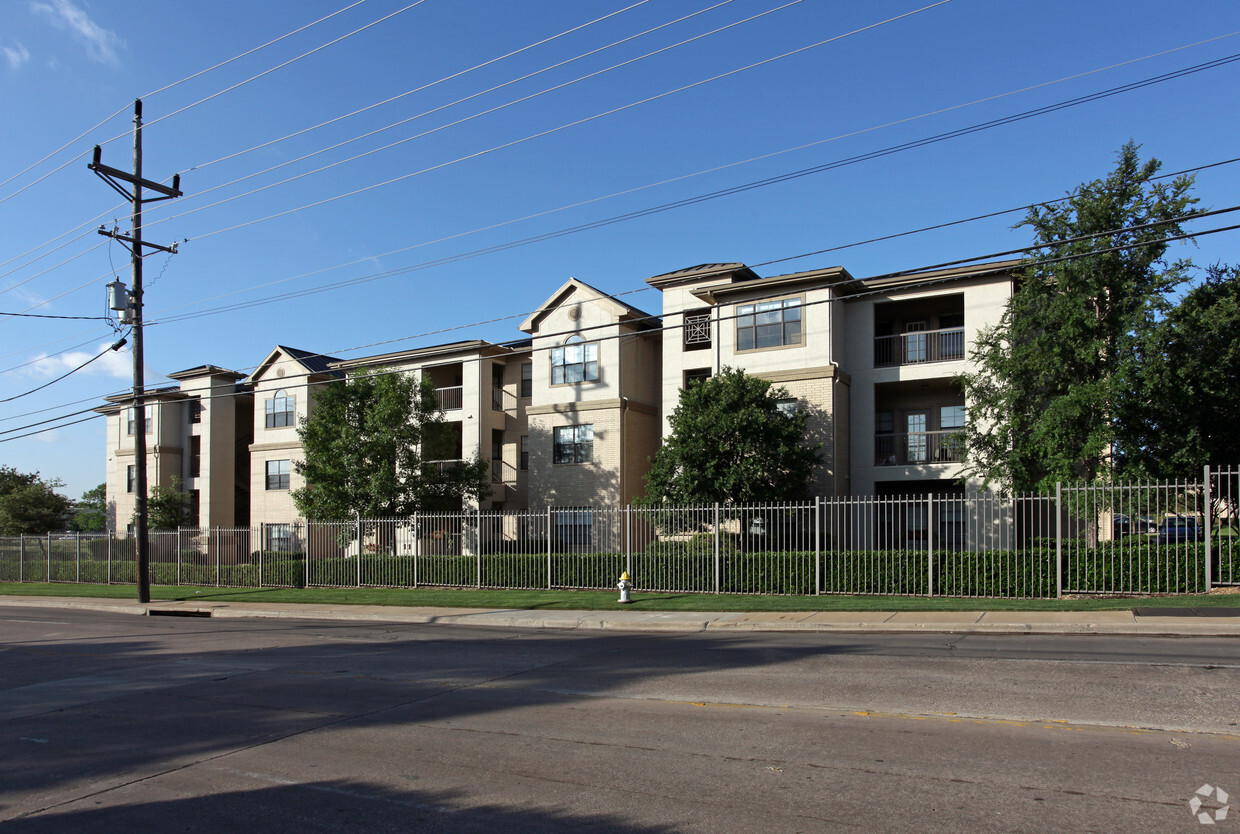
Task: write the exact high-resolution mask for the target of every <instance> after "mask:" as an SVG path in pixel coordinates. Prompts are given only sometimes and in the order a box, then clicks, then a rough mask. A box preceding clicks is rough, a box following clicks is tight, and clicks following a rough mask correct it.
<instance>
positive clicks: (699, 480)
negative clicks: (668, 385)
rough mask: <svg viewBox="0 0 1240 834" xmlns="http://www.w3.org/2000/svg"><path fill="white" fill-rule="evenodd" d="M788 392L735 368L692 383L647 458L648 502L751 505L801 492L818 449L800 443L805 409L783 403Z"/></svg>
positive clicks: (805, 490) (805, 491) (804, 490)
mask: <svg viewBox="0 0 1240 834" xmlns="http://www.w3.org/2000/svg"><path fill="white" fill-rule="evenodd" d="M787 397H788V393H787V392H786V391H785V390H784V389H782V388H772V386H771V383H770V382H767V381H766V380H763V379H758V378H757V377H752V376H749V375H747V374H745V373H744V372H743V371H740V370H736V369H733V368H724V369H722V370H721V371H720V372H719V373H718V374H717V375H716V376H713V377H711V378H709V379H706V380H702V381H701V382H695V383H692V384H690V385H689V386H688V387H687V388H685V389H684V390H683V391H681V394H680V403H679V404H678V405H677V406H676V410H675V411H673V412H672V416H671V418H670V421H669V422H670V423H671V434H669V435H668V436H667V437H666V438H665V439H664V441H663V445H662V446H661V447H659V450H658V452H656V453H655V456H654V457H653V458H651V461H650V464H651V465H650V471H649V472H647V473H646V501H647V502H649V503H652V504H653V503H662V502H668V503H673V504H708V503H714V502H716V501H718V502H733V503H749V502H760V501H783V500H795V499H799V498H804V497H806V495H807V494H808V492H809V484H810V479H811V478H812V476H813V470H814V466H815V465H816V464H817V463H818V462H819V460H820V457H819V454H818V451H817V448H810V447H809V446H807V445H806V442H805V429H806V422H807V420H808V414H806V413H805V412H804V411H801V410H799V409H788V408H783V407H781V400H786V399H787Z"/></svg>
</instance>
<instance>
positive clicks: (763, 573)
mask: <svg viewBox="0 0 1240 834" xmlns="http://www.w3.org/2000/svg"><path fill="white" fill-rule="evenodd" d="M673 544H676V545H678V546H677V547H662V548H659V549H657V550H654V551H653V552H647V553H635V554H633V556H632V558H631V561H627V560H626V558H625V556H624V555H622V554H616V553H558V554H553V555H552V557H551V561H550V570H548V559H547V555H546V554H545V553H537V554H513V555H499V556H484V557H482V558H481V559H479V558H478V557H476V556H420V557H417V558H415V557H412V556H363V557H362V558H361V560H360V564H359V561H358V560H357V559H353V558H333V559H311V560H310V562H309V565H308V566H307V564H306V562H305V561H304V557H303V556H302V554H289V553H278V554H276V553H272V554H266V555H265V556H264V557H263V559H262V565H261V569H260V566H259V565H258V564H257V561H258V560H257V556H258V554H253V557H254V558H255V561H254V562H246V563H242V564H233V565H228V564H224V565H221V566H220V567H219V569H218V571H217V568H216V565H215V562H214V561H213V560H211V561H208V560H207V559H206V558H205V557H202V556H201V555H200V554H196V553H195V554H187V557H186V558H183V560H182V563H181V565H180V567H179V570H178V566H177V565H176V564H175V563H167V562H163V561H153V562H152V564H151V582H152V584H155V585H175V584H182V585H207V586H210V585H217V584H218V585H222V586H228V587H259V586H260V585H261V586H268V587H273V586H282V587H304V586H306V585H310V586H328V587H331V586H346V587H347V586H352V585H356V584H358V582H359V579H360V584H362V585H381V586H395V587H402V586H413V585H415V584H416V585H445V586H464V587H470V586H475V585H480V586H482V587H498V588H545V587H547V585H548V581H549V580H550V585H551V586H552V587H563V588H611V587H614V586H615V584H616V581H617V580H618V578H619V576H620V573H621V572H622V571H624V570H625V569H626V567H627V566H629V565H631V572H632V574H633V582H634V585H635V587H636V588H638V589H652V590H668V591H686V592H707V593H709V592H713V591H715V590H716V589H718V590H719V591H721V592H724V593H747V594H779V595H806V594H813V593H814V592H815V589H816V585H817V586H818V587H819V588H820V589H821V591H822V592H823V593H848V594H875V595H928V594H931V593H933V594H934V595H936V596H974V597H1009V598H1010V597H1052V596H1054V594H1055V564H1054V555H1055V552H1054V549H1053V548H1041V549H1034V550H1020V551H990V552H984V553H968V552H966V553H958V552H954V551H935V552H934V553H928V552H926V551H924V550H882V551H876V550H856V551H830V552H826V553H824V554H823V555H822V561H821V564H820V565H819V571H818V572H817V573H818V575H817V576H816V572H815V564H814V554H813V553H811V552H805V551H787V552H763V553H742V552H736V551H728V552H721V553H720V554H719V557H718V559H717V558H716V555H715V553H714V552H713V549H711V550H708V549H704V548H694V547H691V546H689V545H691V543H687V542H686V543H673ZM189 556H192V557H193V558H190V557H189ZM932 560H933V561H932ZM1215 561H1216V564H1217V568H1216V570H1217V572H1216V576H1240V548H1223V549H1222V552H1221V553H1220V552H1217V551H1216V553H1215ZM716 562H718V567H716ZM931 565H933V571H932V570H931ZM1204 570H1205V552H1204V547H1203V546H1202V545H1200V544H1182V545H1164V546H1157V547H1152V548H1150V549H1149V550H1148V552H1142V553H1140V554H1136V555H1134V554H1133V553H1132V551H1130V550H1126V549H1123V548H1122V547H1120V546H1107V545H1101V546H1099V547H1096V548H1093V549H1089V550H1084V549H1082V550H1079V551H1078V550H1075V549H1074V550H1070V551H1066V552H1065V558H1064V570H1063V580H1064V588H1065V590H1068V591H1075V592H1083V593H1139V594H1150V593H1192V592H1195V591H1200V590H1202V589H1203V587H1204ZM47 574H48V562H47V560H46V559H45V558H33V559H32V558H30V557H29V555H28V556H27V559H26V561H25V564H24V566H23V567H22V569H21V570H20V572H19V569H18V564H17V560H16V559H15V558H12V559H10V558H0V581H7V582H16V581H19V576H20V579H21V580H24V581H27V582H46V581H49V580H50V581H53V582H75V581H81V582H92V583H102V582H108V581H111V582H113V583H121V584H124V583H132V582H134V581H135V579H134V563H133V562H132V561H130V560H124V561H121V560H113V561H112V564H111V569H110V571H109V567H108V563H107V561H106V560H100V559H89V558H85V557H83V558H82V559H81V560H73V559H70V560H58V559H53V560H51V576H50V577H49V576H48V575H47ZM548 574H550V576H548ZM932 574H933V579H932V578H931V575H932ZM931 582H933V587H932V586H931ZM716 583H717V584H716Z"/></svg>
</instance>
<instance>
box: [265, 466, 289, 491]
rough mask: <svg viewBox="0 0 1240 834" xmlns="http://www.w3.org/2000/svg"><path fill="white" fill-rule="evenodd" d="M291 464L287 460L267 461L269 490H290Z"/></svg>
mask: <svg viewBox="0 0 1240 834" xmlns="http://www.w3.org/2000/svg"><path fill="white" fill-rule="evenodd" d="M288 473H289V462H288V461H287V460H269V461H267V489H288V488H289V477H288Z"/></svg>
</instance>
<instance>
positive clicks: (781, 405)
mask: <svg viewBox="0 0 1240 834" xmlns="http://www.w3.org/2000/svg"><path fill="white" fill-rule="evenodd" d="M775 409H776V410H777V411H778V412H779V413H780V414H782V415H784V416H785V417H795V416H797V412H798V411H800V410H801V406H800V404H799V400H797V399H795V398H792V399H787V400H776V401H775Z"/></svg>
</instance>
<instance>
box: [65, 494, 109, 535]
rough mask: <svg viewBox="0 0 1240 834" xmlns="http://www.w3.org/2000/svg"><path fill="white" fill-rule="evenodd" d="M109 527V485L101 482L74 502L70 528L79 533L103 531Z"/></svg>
mask: <svg viewBox="0 0 1240 834" xmlns="http://www.w3.org/2000/svg"><path fill="white" fill-rule="evenodd" d="M107 527H108V485H107V484H100V485H99V486H97V487H95V488H94V489H88V490H86V491H85V492H83V493H82V497H81V498H80V499H78V500H77V501H75V502H74V504H73V518H72V519H70V520H69V529H70V530H74V531H76V532H78V533H101V532H103V531H104V530H106V529H107Z"/></svg>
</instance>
